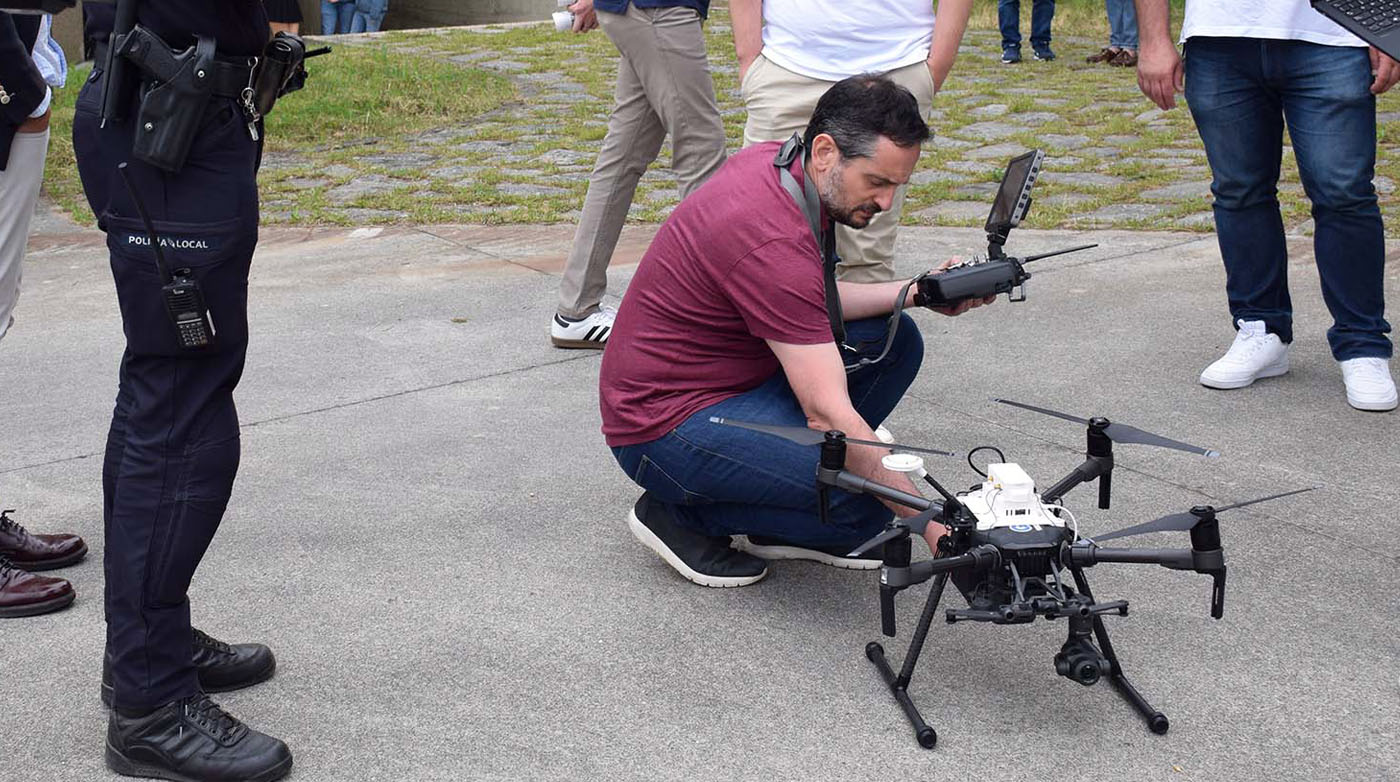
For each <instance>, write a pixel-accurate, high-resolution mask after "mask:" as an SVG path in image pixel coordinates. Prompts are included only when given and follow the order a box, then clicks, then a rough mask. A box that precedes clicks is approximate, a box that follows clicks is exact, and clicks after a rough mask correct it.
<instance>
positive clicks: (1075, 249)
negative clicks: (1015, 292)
mask: <svg viewBox="0 0 1400 782" xmlns="http://www.w3.org/2000/svg"><path fill="white" fill-rule="evenodd" d="M1098 246H1099V245H1098V243H1097V242H1096V243H1094V244H1081V245H1079V246H1078V247H1070V248H1069V249H1066V250H1053V251H1051V252H1048V253H1040V254H1039V255H1027V256H1026V257H1025V258H1022V259H1021V265H1022V266H1024V265H1026V264H1028V263H1030V262H1031V261H1038V260H1040V259H1041V258H1051V257H1054V256H1056V255H1064V254H1065V253H1077V252H1079V251H1080V250H1088V249H1090V248H1093V247H1098Z"/></svg>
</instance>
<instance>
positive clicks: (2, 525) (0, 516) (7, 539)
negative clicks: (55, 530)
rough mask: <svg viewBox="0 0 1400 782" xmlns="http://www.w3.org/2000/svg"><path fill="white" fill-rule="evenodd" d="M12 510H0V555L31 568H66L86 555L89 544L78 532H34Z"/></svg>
mask: <svg viewBox="0 0 1400 782" xmlns="http://www.w3.org/2000/svg"><path fill="white" fill-rule="evenodd" d="M11 513H14V511H13V510H3V511H0V557H7V558H8V559H9V560H10V561H11V562H13V563H14V564H15V565H16V566H17V567H21V568H23V569H25V570H29V571H39V570H53V569H55V568H61V567H67V566H69V565H71V564H73V563H75V562H77V561H79V560H81V559H82V558H83V557H85V556H87V551H88V547H87V544H86V543H84V542H83V539H82V538H80V537H78V536H77V535H33V534H30V532H29V530H27V529H25V528H24V527H22V526H20V524H19V522H17V521H15V520H14V519H12V518H10V514H11Z"/></svg>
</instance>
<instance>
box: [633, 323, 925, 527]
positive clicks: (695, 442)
mask: <svg viewBox="0 0 1400 782" xmlns="http://www.w3.org/2000/svg"><path fill="white" fill-rule="evenodd" d="M886 322H888V318H878V319H871V320H860V321H852V322H850V323H847V324H846V329H847V335H848V336H847V341H848V342H849V343H850V344H856V343H857V342H859V341H861V340H878V339H881V338H882V336H883V334H884V333H885V329H884V324H885V323H886ZM881 347H883V343H882V344H881V345H880V346H877V347H874V348H872V349H870V350H866V351H863V353H864V354H866V355H869V356H871V357H872V358H873V357H874V356H875V355H878V354H879V352H880V349H881ZM923 355H924V343H923V338H922V337H920V336H919V330H918V327H917V326H916V325H915V324H914V321H913V319H911V318H910V317H909V316H908V315H901V316H900V325H899V329H898V332H897V335H896V337H895V342H894V345H893V346H892V347H891V349H890V353H889V355H888V356H886V357H885V358H884V360H882V361H880V362H879V363H876V364H874V365H870V366H866V367H863V368H861V369H859V370H857V371H855V372H852V373H850V374H849V375H847V387H848V390H849V392H850V396H851V402H852V404H853V405H854V406H855V409H856V411H857V412H859V413H860V414H861V417H863V418H864V419H865V420H866V422H868V423H869V424H870V426H871V427H875V426H878V425H879V424H880V422H881V421H884V420H885V418H886V417H887V416H888V415H889V414H890V411H891V410H893V409H894V406H895V405H896V404H897V403H898V402H899V400H900V397H902V396H904V392H905V391H906V390H907V389H908V388H909V384H910V383H912V382H914V376H915V375H916V374H918V371H919V364H920V363H922V361H923ZM710 416H722V417H724V418H733V419H736V420H741V421H757V422H760V423H766V424H781V425H786V426H806V425H807V417H806V415H805V414H804V413H803V412H802V407H801V405H799V404H798V402H797V397H796V395H794V394H793V392H792V388H791V386H789V385H788V382H787V377H786V376H785V375H784V374H783V373H782V372H781V371H779V372H778V373H777V374H776V375H774V376H773V377H772V378H771V379H770V380H768V381H767V382H766V383H764V384H763V385H761V386H759V387H758V388H755V389H753V390H752V391H748V392H746V393H743V394H740V395H739V396H736V397H731V398H729V399H726V400H724V401H722V402H718V403H716V404H713V405H711V406H709V407H707V408H705V409H703V410H701V411H700V412H698V413H695V414H694V415H692V416H690V417H689V418H687V419H686V420H685V421H683V422H682V423H681V424H680V426H677V427H676V428H675V429H673V430H671V432H669V433H668V434H666V435H664V436H662V437H659V438H657V439H655V440H652V441H651V442H647V443H642V444H640V445H628V446H622V447H618V448H614V449H613V455H614V456H615V457H616V458H617V462H618V464H620V465H621V466H622V469H623V471H624V472H626V473H627V476H628V477H629V478H631V479H632V480H633V481H635V482H636V483H637V484H638V485H640V486H641V487H642V488H643V489H646V490H647V491H648V492H650V494H651V496H652V497H654V498H655V499H656V500H657V501H659V502H662V503H665V504H666V505H667V507H668V508H669V510H670V511H671V513H672V514H673V516H674V518H675V519H676V520H677V521H678V522H680V523H681V524H684V525H685V526H687V527H690V528H692V529H694V530H696V531H698V532H700V533H702V534H705V535H712V536H720V535H742V534H749V533H753V534H757V535H766V536H772V537H776V538H781V539H783V540H786V541H789V542H792V543H799V544H806V545H812V546H832V545H836V546H845V545H854V544H856V543H859V542H860V541H863V540H865V539H867V538H869V537H871V536H872V535H874V534H876V533H877V532H879V531H880V529H881V528H882V527H883V526H884V524H885V522H886V521H887V520H889V518H890V516H891V515H892V514H891V512H890V510H889V509H888V508H886V507H885V506H884V505H882V504H881V503H880V502H879V501H878V500H876V499H875V498H873V497H869V496H866V495H862V494H849V493H847V492H844V491H839V490H836V489H832V490H831V515H830V520H831V525H830V526H825V525H823V524H822V523H821V521H820V520H819V518H818V516H817V512H818V511H817V482H816V474H817V457H818V451H819V450H820V448H819V447H818V446H815V445H797V444H796V443H793V442H790V441H788V440H785V439H783V438H781V437H776V436H774V435H770V434H764V433H761V432H754V431H751V430H748V429H740V428H738V427H733V426H722V425H720V424H715V423H711V422H710ZM850 447H851V448H861V447H865V446H854V445H853V446H850Z"/></svg>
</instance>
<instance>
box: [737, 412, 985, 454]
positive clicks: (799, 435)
mask: <svg viewBox="0 0 1400 782" xmlns="http://www.w3.org/2000/svg"><path fill="white" fill-rule="evenodd" d="M710 423H712V424H724V425H725V426H738V427H741V428H743V429H752V430H753V431H755V432H763V433H764V434H771V435H777V436H778V437H782V438H785V439H787V440H791V441H792V442H794V443H797V444H798V445H821V444H822V442H823V441H825V440H826V433H825V432H819V431H817V430H816V429H808V428H807V427H805V426H779V425H777V424H760V423H755V422H753V421H736V420H734V419H733V418H720V417H719V416H710ZM846 442H848V443H854V444H855V445H873V446H877V447H879V448H889V449H890V450H892V451H905V452H907V453H927V454H932V455H934V456H957V454H955V453H949V452H948V451H939V450H936V449H934V448H915V447H914V446H912V445H900V444H899V443H882V442H879V441H876V440H857V439H855V438H854V437H847V438H846Z"/></svg>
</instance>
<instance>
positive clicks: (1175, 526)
mask: <svg viewBox="0 0 1400 782" xmlns="http://www.w3.org/2000/svg"><path fill="white" fill-rule="evenodd" d="M1316 488H1318V487H1316V486H1309V487H1308V488H1306V489H1294V490H1293V491H1286V492H1283V493H1282V494H1271V495H1269V496H1268V497H1260V498H1258V499H1255V500H1248V501H1246V502H1237V503H1235V504H1234V505H1226V506H1225V507H1223V508H1214V509H1212V513H1216V514H1219V513H1220V512H1221V511H1227V510H1234V509H1235V508H1243V507H1245V506H1246V505H1254V504H1255V503H1259V502H1268V501H1269V500H1276V499H1279V498H1280V497H1290V496H1292V495H1294V494H1302V493H1303V492H1305V491H1312V490H1313V489H1316ZM1200 520H1201V517H1200V516H1197V515H1196V514H1194V513H1173V514H1171V515H1168V516H1163V517H1161V518H1159V519H1153V520H1152V521H1149V522H1146V523H1144V524H1138V525H1137V526H1134V527H1128V528H1126V529H1120V530H1116V531H1114V532H1109V533H1107V534H1105V535H1095V536H1093V540H1095V541H1100V540H1111V539H1113V538H1126V537H1128V536H1129V535H1143V534H1146V533H1148V532H1185V531H1187V530H1189V529H1191V528H1192V527H1194V526H1196V524H1197V523H1199V522H1200Z"/></svg>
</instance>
